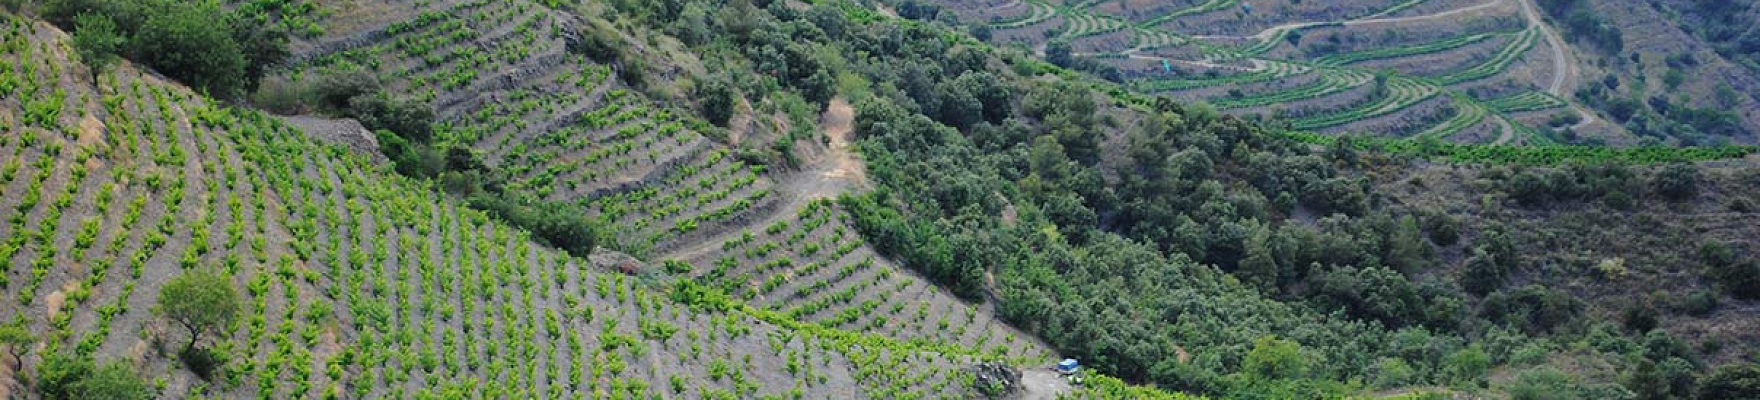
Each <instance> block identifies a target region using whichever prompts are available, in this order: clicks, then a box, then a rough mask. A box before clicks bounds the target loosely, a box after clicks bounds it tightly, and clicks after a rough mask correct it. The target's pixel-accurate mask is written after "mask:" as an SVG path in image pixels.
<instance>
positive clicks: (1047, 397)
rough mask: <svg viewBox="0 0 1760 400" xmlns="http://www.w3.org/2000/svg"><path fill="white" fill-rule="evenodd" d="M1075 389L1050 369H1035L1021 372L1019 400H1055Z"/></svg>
mask: <svg viewBox="0 0 1760 400" xmlns="http://www.w3.org/2000/svg"><path fill="white" fill-rule="evenodd" d="M1071 390H1074V388H1072V387H1070V386H1069V381H1066V380H1064V379H1063V376H1061V375H1058V374H1057V371H1052V370H1051V369H1050V368H1045V367H1033V368H1027V369H1026V370H1025V371H1021V394H1020V396H1019V397H1018V399H1019V400H1054V399H1056V398H1057V397H1058V396H1060V395H1063V394H1065V393H1069V392H1070V391H1071Z"/></svg>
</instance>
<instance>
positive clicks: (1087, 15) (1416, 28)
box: [941, 0, 1592, 144]
mask: <svg viewBox="0 0 1760 400" xmlns="http://www.w3.org/2000/svg"><path fill="white" fill-rule="evenodd" d="M941 3H943V4H944V5H946V6H947V7H948V8H949V9H951V10H953V11H954V12H956V13H957V14H958V15H959V16H960V17H961V18H960V19H961V20H962V21H966V22H967V23H973V24H987V25H988V26H989V27H990V29H991V30H992V31H993V32H994V33H993V35H992V37H993V39H992V40H993V41H994V42H996V43H998V44H1011V43H1018V44H1023V45H1027V46H1030V47H1033V48H1038V49H1043V47H1039V44H1040V43H1042V42H1043V41H1047V40H1069V39H1075V40H1071V41H1070V43H1071V47H1072V49H1073V53H1074V54H1075V55H1076V56H1078V57H1088V58H1091V59H1094V60H1096V61H1099V62H1101V63H1103V64H1106V65H1109V66H1113V67H1117V68H1119V70H1120V72H1121V75H1122V76H1124V77H1125V78H1126V79H1127V81H1128V84H1129V86H1131V87H1133V88H1136V89H1138V90H1141V91H1144V92H1149V93H1157V94H1167V95H1171V96H1173V97H1175V98H1180V99H1188V100H1203V101H1207V102H1209V103H1211V104H1213V105H1215V106H1217V107H1218V108H1220V109H1223V110H1225V111H1229V112H1232V113H1238V114H1261V115H1267V116H1277V117H1281V118H1283V119H1285V120H1286V121H1288V122H1289V124H1290V127H1291V128H1294V129H1296V130H1301V131H1309V132H1318V133H1326V134H1342V133H1367V134H1379V135H1392V136H1399V137H1419V136H1421V137H1426V138H1436V139H1442V140H1450V141H1456V142H1467V143H1473V142H1485V143H1496V144H1545V143H1552V142H1553V139H1552V136H1553V135H1552V134H1551V132H1550V131H1549V130H1550V128H1544V127H1545V122H1546V121H1547V119H1548V118H1551V117H1553V116H1554V115H1558V114H1566V113H1579V112H1580V111H1579V110H1580V109H1582V107H1579V106H1578V105H1576V104H1574V103H1572V102H1571V101H1570V100H1568V98H1569V97H1570V94H1571V91H1572V90H1573V87H1572V86H1573V85H1574V84H1575V82H1576V81H1577V78H1576V77H1574V76H1570V75H1572V74H1575V73H1576V72H1575V71H1576V67H1575V65H1576V63H1577V61H1576V60H1575V58H1574V57H1573V56H1572V53H1571V49H1569V48H1568V46H1564V45H1562V44H1560V43H1556V42H1552V41H1550V40H1548V37H1549V35H1550V34H1551V33H1552V32H1553V29H1554V28H1552V27H1550V26H1548V25H1546V23H1545V22H1544V20H1542V19H1541V18H1540V16H1539V14H1538V13H1537V12H1536V11H1534V7H1535V5H1533V4H1532V3H1531V0H1382V1H1365V2H1317V1H1307V2H1288V1H1271V2H1246V1H1234V0H1189V1H1172V2H1166V1H1160V2H1152V1H1139V0H1087V1H1074V0H1064V1H1058V0H1024V1H1019V2H1001V3H1003V4H1000V5H998V4H995V3H999V2H995V1H982V0H944V1H941ZM1023 10H1030V11H1023ZM1016 31H1023V32H1032V33H1024V34H1022V33H1016ZM1039 32H1052V33H1055V34H1050V35H1048V34H1042V33H1039ZM1104 36H1119V38H1118V39H1113V40H1107V41H1097V40H1083V38H1091V37H1104ZM1119 43H1124V45H1119ZM1561 57H1562V58H1561ZM1484 85H1497V86H1500V87H1513V88H1520V89H1521V93H1509V94H1508V95H1507V96H1496V97H1487V96H1483V93H1482V92H1483V91H1478V90H1472V89H1473V88H1475V87H1480V86H1484ZM1584 115H1588V114H1586V113H1585V114H1584ZM1591 120H1592V118H1591ZM1587 125H1589V124H1588V123H1585V124H1583V125H1582V126H1578V128H1588V126H1587ZM1543 129H1544V130H1543ZM1487 131H1495V132H1496V133H1495V134H1491V135H1486V134H1484V133H1485V132H1487Z"/></svg>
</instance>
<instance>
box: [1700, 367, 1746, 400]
mask: <svg viewBox="0 0 1760 400" xmlns="http://www.w3.org/2000/svg"><path fill="white" fill-rule="evenodd" d="M1699 398H1701V399H1705V400H1726V399H1727V400H1735V399H1760V364H1755V363H1744V364H1732V365H1725V366H1722V367H1718V368H1717V370H1714V371H1711V373H1710V374H1707V375H1705V377H1704V378H1701V379H1699Z"/></svg>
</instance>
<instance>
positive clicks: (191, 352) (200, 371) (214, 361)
mask: <svg viewBox="0 0 1760 400" xmlns="http://www.w3.org/2000/svg"><path fill="white" fill-rule="evenodd" d="M177 358H178V359H179V360H182V361H183V365H186V366H189V370H190V372H195V373H196V376H200V377H202V379H206V380H214V371H215V370H218V369H220V367H222V366H225V365H226V357H225V355H224V354H222V353H220V352H219V351H215V350H208V349H198V348H194V347H190V348H185V349H183V350H182V351H179V352H177Z"/></svg>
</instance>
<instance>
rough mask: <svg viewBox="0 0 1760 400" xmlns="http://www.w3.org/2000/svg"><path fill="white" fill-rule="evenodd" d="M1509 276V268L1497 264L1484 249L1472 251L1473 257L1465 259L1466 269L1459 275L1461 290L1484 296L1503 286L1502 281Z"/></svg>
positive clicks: (1493, 257)
mask: <svg viewBox="0 0 1760 400" xmlns="http://www.w3.org/2000/svg"><path fill="white" fill-rule="evenodd" d="M1508 275H1509V267H1507V266H1504V265H1502V264H1500V263H1498V262H1497V257H1496V256H1493V255H1492V254H1490V253H1488V252H1486V251H1485V248H1483V247H1481V248H1476V249H1473V255H1472V256H1471V257H1468V258H1467V268H1466V270H1464V271H1462V273H1461V288H1463V289H1466V290H1467V292H1470V293H1473V294H1480V295H1483V294H1486V293H1491V292H1492V291H1495V290H1497V288H1499V287H1502V286H1503V281H1504V279H1505V278H1506V277H1507V276H1508Z"/></svg>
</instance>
